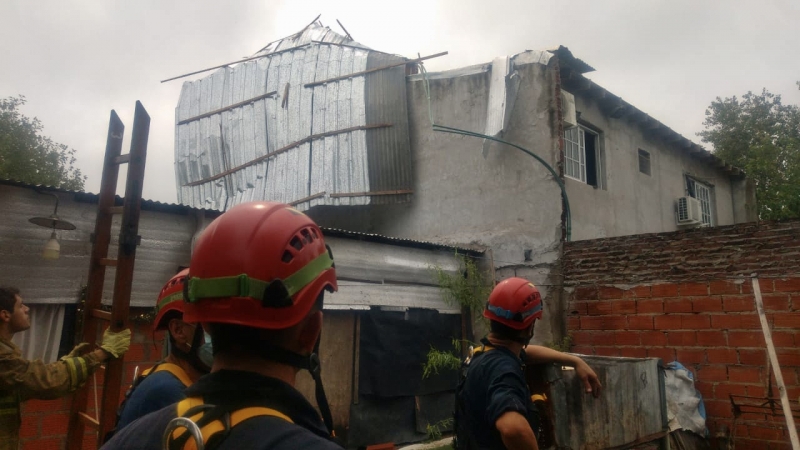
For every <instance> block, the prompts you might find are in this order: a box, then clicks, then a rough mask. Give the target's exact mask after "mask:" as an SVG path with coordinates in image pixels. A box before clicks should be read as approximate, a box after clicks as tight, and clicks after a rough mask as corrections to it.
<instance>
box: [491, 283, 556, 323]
mask: <svg viewBox="0 0 800 450" xmlns="http://www.w3.org/2000/svg"><path fill="white" fill-rule="evenodd" d="M483 316H484V317H486V318H488V319H489V320H494V321H495V322H500V323H502V324H503V325H506V326H508V327H511V328H513V329H515V330H524V329H526V328H528V327H529V326H530V325H531V323H533V321H534V320H536V319H540V318H541V317H542V294H540V293H539V289H536V286H534V285H533V283H531V282H530V281H528V280H526V279H524V278H508V279H506V280H503V281H501V282H500V283H498V284H497V286H495V287H494V289H493V290H492V293H491V294H489V301H488V302H486V308H484V310H483Z"/></svg>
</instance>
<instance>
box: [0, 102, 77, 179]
mask: <svg viewBox="0 0 800 450" xmlns="http://www.w3.org/2000/svg"><path fill="white" fill-rule="evenodd" d="M24 104H25V97H24V96H22V95H20V96H19V97H8V98H4V99H0V178H3V179H7V180H16V181H23V182H26V183H31V184H42V185H46V186H55V187H60V188H64V189H70V190H75V191H82V190H83V183H84V182H85V181H86V176H84V175H82V174H81V171H80V169H78V168H77V167H75V149H72V148H69V147H67V146H66V145H64V144H59V143H57V142H53V141H52V140H51V139H50V138H49V137H46V136H42V134H41V132H42V129H43V128H44V127H43V125H42V122H41V121H39V119H37V118H35V117H34V118H33V119H31V118H29V117H26V116H25V115H23V114H22V113H21V112H20V111H19V108H20V107H21V106H22V105H24Z"/></svg>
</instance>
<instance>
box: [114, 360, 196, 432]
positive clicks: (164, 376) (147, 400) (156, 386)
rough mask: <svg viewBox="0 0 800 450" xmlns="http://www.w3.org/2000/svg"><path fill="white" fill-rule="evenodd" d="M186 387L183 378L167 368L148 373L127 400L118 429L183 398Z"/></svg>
mask: <svg viewBox="0 0 800 450" xmlns="http://www.w3.org/2000/svg"><path fill="white" fill-rule="evenodd" d="M184 389H186V386H184V385H183V383H182V382H181V380H179V379H178V378H177V377H176V376H175V375H173V374H171V373H169V372H167V371H166V370H162V371H160V372H156V373H152V374H150V375H148V376H147V377H145V379H144V380H142V382H141V383H139V385H138V386H136V388H135V389H134V390H133V392H132V393H131V396H130V398H129V399H128V400H127V401H126V402H125V407H124V408H123V409H122V414H120V416H119V423H118V424H117V429H118V430H121V429H122V428H124V427H125V426H127V425H128V424H130V423H131V422H133V421H134V420H136V419H138V418H139V417H142V416H144V415H146V414H150V413H151V412H154V411H158V410H159V409H161V408H163V407H165V406H167V405H171V404H173V403H176V402H179V401H181V400H183V399H184V398H185V396H184V395H183V390H184Z"/></svg>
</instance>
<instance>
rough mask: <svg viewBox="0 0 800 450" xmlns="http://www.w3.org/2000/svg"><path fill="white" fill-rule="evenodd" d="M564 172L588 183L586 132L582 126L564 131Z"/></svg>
mask: <svg viewBox="0 0 800 450" xmlns="http://www.w3.org/2000/svg"><path fill="white" fill-rule="evenodd" d="M564 142H565V145H564V174H565V175H566V176H568V177H570V178H574V179H576V180H579V181H581V182H583V183H586V132H584V131H583V129H581V128H580V127H572V128H569V129H567V130H565V131H564Z"/></svg>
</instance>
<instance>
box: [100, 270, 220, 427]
mask: <svg viewBox="0 0 800 450" xmlns="http://www.w3.org/2000/svg"><path fill="white" fill-rule="evenodd" d="M188 273H189V269H184V270H182V271H180V272H178V273H177V274H176V275H175V276H173V277H172V278H171V279H170V280H169V281H168V282H167V284H165V285H164V287H163V288H162V289H161V292H160V293H159V295H158V300H157V301H156V317H155V320H154V322H153V331H164V330H166V331H167V333H168V339H169V341H168V348H169V353H168V355H167V357H166V358H165V359H164V361H161V362H160V363H158V364H156V365H155V366H154V367H152V368H150V369H147V370H145V371H144V372H142V374H141V375H140V376H139V377H137V379H136V380H134V384H133V386H131V389H129V390H128V393H127V394H126V396H125V401H124V402H123V404H122V405H121V406H120V412H119V419H118V421H117V426H116V430H120V429H122V428H123V427H125V426H126V425H128V424H129V423H131V422H133V421H134V420H136V419H138V418H139V417H142V416H144V415H145V414H148V413H151V412H153V411H158V410H159V409H161V408H163V407H165V406H167V405H171V404H173V403H176V402H178V401H180V400H183V399H184V398H185V395H184V394H183V391H184V389H186V388H187V387H189V385H191V384H192V383H194V382H195V381H197V380H198V379H199V378H200V377H201V376H203V375H205V374H207V373H208V372H209V371H210V370H211V363H212V354H211V343H210V342H208V341H209V339H208V334H207V333H204V332H203V327H202V326H200V325H197V324H190V323H186V322H184V321H183V305H184V302H183V287H184V282H185V280H186V275H187V274H188ZM109 437H110V436H109Z"/></svg>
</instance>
